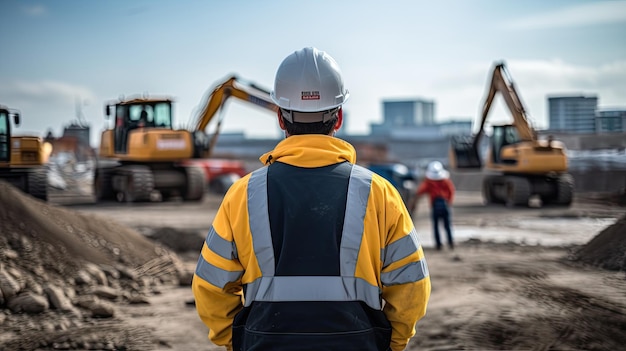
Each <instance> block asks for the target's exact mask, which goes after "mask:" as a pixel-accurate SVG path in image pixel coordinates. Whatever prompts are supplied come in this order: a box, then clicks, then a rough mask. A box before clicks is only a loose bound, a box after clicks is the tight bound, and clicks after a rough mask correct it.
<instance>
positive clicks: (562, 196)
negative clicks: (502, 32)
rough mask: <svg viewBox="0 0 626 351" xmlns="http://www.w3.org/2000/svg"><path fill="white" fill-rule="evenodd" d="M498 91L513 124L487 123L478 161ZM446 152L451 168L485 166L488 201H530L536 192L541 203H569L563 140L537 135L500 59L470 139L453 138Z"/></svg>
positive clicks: (513, 203) (523, 203)
mask: <svg viewBox="0 0 626 351" xmlns="http://www.w3.org/2000/svg"><path fill="white" fill-rule="evenodd" d="M497 93H500V95H501V96H502V98H503V100H504V102H505V104H506V106H507V108H508V110H509V111H510V113H511V115H512V117H513V123H511V124H505V125H493V126H492V128H493V133H492V135H491V138H490V143H489V146H488V151H487V160H486V162H485V163H484V165H483V162H482V157H481V156H482V155H481V154H482V152H481V151H480V150H481V143H480V141H481V137H482V135H483V134H484V133H485V124H486V121H487V117H488V116H489V111H490V109H491V106H492V103H493V100H494V98H495V96H496V94H497ZM449 157H450V166H451V167H452V168H453V169H459V170H461V169H480V168H482V169H483V170H484V171H485V173H486V175H485V177H484V179H483V184H482V194H483V198H484V200H485V203H487V204H491V203H496V204H505V205H506V206H509V207H513V206H529V200H530V199H531V197H538V198H539V199H540V200H541V204H542V205H557V206H569V205H571V203H572V197H573V189H574V178H573V177H572V176H571V175H570V174H569V173H567V170H568V159H567V154H566V148H565V145H564V144H563V143H562V142H560V141H557V140H553V139H552V138H551V137H549V138H548V139H547V140H539V139H538V137H537V132H536V130H535V129H534V128H533V127H532V126H531V124H530V122H529V119H528V117H527V114H526V110H525V108H524V106H523V104H522V101H521V99H520V97H519V95H518V93H517V90H516V88H515V86H514V84H513V81H512V79H511V77H510V74H509V73H508V71H507V69H506V66H505V63H504V62H498V63H496V64H495V65H494V68H493V73H492V77H491V82H490V84H489V90H488V93H487V97H486V100H485V102H484V105H483V110H482V116H481V119H480V128H479V130H478V132H477V133H476V134H474V135H473V136H472V137H469V138H464V137H455V138H452V145H451V148H450V156H449Z"/></svg>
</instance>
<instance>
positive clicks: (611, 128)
mask: <svg viewBox="0 0 626 351" xmlns="http://www.w3.org/2000/svg"><path fill="white" fill-rule="evenodd" d="M596 132H597V133H615V132H626V110H618V109H610V110H609V109H606V110H598V111H597V112H596Z"/></svg>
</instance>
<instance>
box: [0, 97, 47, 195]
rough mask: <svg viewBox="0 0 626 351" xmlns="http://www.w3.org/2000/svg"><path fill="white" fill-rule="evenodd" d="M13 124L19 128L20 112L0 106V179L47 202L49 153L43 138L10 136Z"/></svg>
mask: <svg viewBox="0 0 626 351" xmlns="http://www.w3.org/2000/svg"><path fill="white" fill-rule="evenodd" d="M11 120H12V121H11ZM11 124H13V125H15V126H16V127H17V126H19V125H20V113H19V112H18V111H17V110H14V109H9V108H8V107H7V106H4V105H0V179H3V180H5V181H6V182H8V183H9V184H12V185H13V186H15V187H17V188H18V189H20V190H22V191H23V192H25V193H27V194H30V195H32V196H33V197H35V198H38V199H40V200H43V201H47V200H48V191H47V185H48V179H47V171H46V166H45V163H46V161H47V155H48V154H49V151H47V150H46V149H45V146H44V142H43V139H42V138H40V137H37V136H15V135H11V127H12V126H11Z"/></svg>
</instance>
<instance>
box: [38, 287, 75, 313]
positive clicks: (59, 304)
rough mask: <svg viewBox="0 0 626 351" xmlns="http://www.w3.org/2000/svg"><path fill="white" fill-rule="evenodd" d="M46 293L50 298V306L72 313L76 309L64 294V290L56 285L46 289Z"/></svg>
mask: <svg viewBox="0 0 626 351" xmlns="http://www.w3.org/2000/svg"><path fill="white" fill-rule="evenodd" d="M44 292H45V293H46V295H47V296H48V299H49V300H50V304H51V305H52V307H53V308H55V309H57V310H60V311H71V310H72V309H73V308H74V305H72V301H71V300H70V299H69V298H68V297H67V296H66V295H65V293H63V289H62V288H60V287H58V286H54V285H47V286H46V287H45V288H44Z"/></svg>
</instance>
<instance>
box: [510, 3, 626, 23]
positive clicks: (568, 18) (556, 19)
mask: <svg viewBox="0 0 626 351" xmlns="http://www.w3.org/2000/svg"><path fill="white" fill-rule="evenodd" d="M618 22H626V1H594V2H590V3H586V4H581V5H573V6H569V7H565V8H561V9H557V10H554V11H551V12H544V13H539V14H536V15H532V16H528V17H522V18H519V19H517V20H513V21H510V22H507V23H506V24H504V27H505V28H509V29H545V28H563V27H579V26H591V25H597V24H609V23H618Z"/></svg>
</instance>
